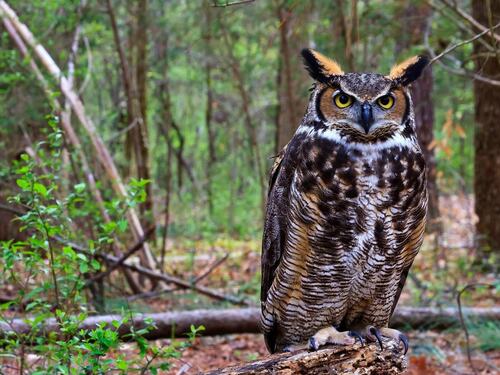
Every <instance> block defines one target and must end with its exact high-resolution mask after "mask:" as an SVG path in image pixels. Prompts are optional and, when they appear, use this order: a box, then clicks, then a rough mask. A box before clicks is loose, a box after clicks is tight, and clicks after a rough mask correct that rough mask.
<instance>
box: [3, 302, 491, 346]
mask: <svg viewBox="0 0 500 375" xmlns="http://www.w3.org/2000/svg"><path fill="white" fill-rule="evenodd" d="M462 312H463V314H464V316H465V317H467V318H469V319H471V320H475V321H477V320H481V319H484V320H492V321H500V307H491V308H463V309H462ZM259 317H260V310H259V309H258V308H235V309H223V310H215V309H212V310H193V311H172V312H165V313H156V314H137V315H135V316H134V318H133V320H132V321H131V323H128V324H124V325H122V326H121V327H120V328H119V329H118V333H119V335H120V337H122V339H126V337H124V336H126V335H127V334H128V333H130V326H131V324H132V323H133V325H134V328H135V329H136V330H137V329H141V328H144V327H146V325H147V324H146V320H150V321H152V322H153V326H154V328H153V329H152V330H151V331H149V332H148V333H146V334H145V335H144V337H145V338H147V339H150V340H153V339H160V338H170V337H172V336H175V337H184V336H185V334H186V333H188V332H190V327H191V325H194V326H200V325H203V326H204V327H205V330H204V331H203V332H202V335H205V336H213V335H226V334H234V333H259V332H260V326H259ZM121 318H122V317H121V316H120V315H96V316H92V317H89V318H87V319H85V320H84V321H83V322H82V323H81V324H80V328H81V329H83V330H92V329H95V328H96V327H97V326H98V325H99V324H102V323H104V324H106V325H107V326H108V327H109V328H110V329H114V328H113V326H112V325H111V322H112V321H114V320H118V321H119V320H121ZM459 319H460V318H459V312H458V310H457V309H456V308H445V309H438V308H432V307H403V306H402V307H399V308H397V309H396V311H395V312H394V315H393V317H392V320H391V324H390V326H391V327H394V328H400V329H402V330H403V331H408V330H410V329H419V328H420V329H422V328H426V329H446V328H450V327H453V326H457V327H459V325H460V322H459ZM37 329H38V330H39V333H38V335H44V334H47V333H48V332H57V331H58V324H57V322H56V321H55V320H53V319H52V320H51V319H48V320H46V321H44V322H43V323H40V325H39V326H38V327H37ZM29 332H31V324H28V323H26V319H13V320H12V321H3V322H0V336H5V335H7V334H27V333H29Z"/></svg>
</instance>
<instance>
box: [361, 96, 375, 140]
mask: <svg viewBox="0 0 500 375" xmlns="http://www.w3.org/2000/svg"><path fill="white" fill-rule="evenodd" d="M360 123H361V126H362V127H363V129H365V132H366V134H368V132H369V131H370V127H371V126H372V124H373V113H372V106H371V104H370V103H368V102H364V103H363V104H361V116H360Z"/></svg>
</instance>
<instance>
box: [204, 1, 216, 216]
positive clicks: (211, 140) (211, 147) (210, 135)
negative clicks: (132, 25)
mask: <svg viewBox="0 0 500 375" xmlns="http://www.w3.org/2000/svg"><path fill="white" fill-rule="evenodd" d="M203 8H204V13H205V23H206V25H205V30H204V36H203V39H204V41H205V51H206V56H205V58H206V62H205V84H206V90H207V100H206V108H205V126H206V129H207V140H208V159H207V168H206V176H207V200H208V211H209V214H210V215H212V214H213V211H214V207H213V197H212V174H213V166H214V163H215V160H216V154H215V133H214V128H213V125H212V112H213V92H212V13H211V12H212V6H211V5H210V4H209V2H208V1H205V2H203Z"/></svg>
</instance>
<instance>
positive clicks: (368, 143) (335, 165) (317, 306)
mask: <svg viewBox="0 0 500 375" xmlns="http://www.w3.org/2000/svg"><path fill="white" fill-rule="evenodd" d="M302 55H303V57H304V61H305V65H306V68H307V70H308V71H309V73H310V75H311V77H312V78H313V79H314V80H315V83H314V86H313V89H312V94H311V97H310V102H309V106H308V108H307V112H306V114H305V116H304V119H303V121H302V123H301V124H300V126H299V128H298V129H297V132H296V133H295V135H294V136H293V138H292V139H291V141H290V142H289V143H288V145H287V146H286V147H285V148H284V149H283V150H282V152H281V153H280V154H279V155H278V157H277V159H276V161H275V163H274V166H273V169H272V172H271V177H270V184H269V193H268V203H267V212H266V221H265V227H264V238H263V246H262V288H261V307H262V315H261V323H262V327H263V330H264V336H265V340H266V344H267V347H268V349H269V351H270V352H276V351H282V350H287V349H289V350H292V349H293V348H297V347H303V346H305V345H308V346H309V348H311V349H317V348H318V347H319V346H321V345H324V344H327V343H337V344H353V343H354V342H355V338H359V339H360V340H361V341H362V340H363V338H365V339H369V340H376V339H377V340H378V341H379V343H380V345H382V341H381V337H383V336H387V337H392V338H394V339H397V340H401V341H402V342H403V344H404V349H405V353H406V351H407V349H408V340H407V338H406V336H405V335H404V334H402V333H401V332H399V331H396V330H394V329H390V328H388V323H389V319H390V317H391V315H392V313H393V311H394V308H395V306H396V304H397V302H398V299H399V296H400V294H401V289H402V288H403V285H404V283H405V280H406V276H407V274H408V270H409V268H410V266H411V264H412V262H413V259H414V258H415V256H416V254H417V252H418V250H419V248H420V245H421V243H422V238H423V233H424V227H425V218H426V210H427V191H426V177H425V161H424V157H423V155H422V152H421V150H420V148H419V145H418V142H417V139H416V136H415V123H414V114H413V105H412V101H411V98H410V94H409V87H408V86H409V84H410V83H411V82H413V81H414V80H415V79H417V78H418V77H419V76H420V74H421V72H422V70H423V69H424V68H425V66H426V65H427V63H428V60H427V58H425V57H422V56H415V57H412V58H410V59H408V60H406V61H405V62H403V63H402V64H399V65H396V66H395V67H394V68H392V70H391V72H390V73H389V74H388V75H385V76H384V75H381V74H375V73H344V72H342V70H341V68H340V66H339V65H338V64H337V63H336V62H334V61H333V60H330V59H328V58H327V57H325V56H323V55H322V54H320V53H318V52H316V51H313V50H309V49H306V50H303V51H302Z"/></svg>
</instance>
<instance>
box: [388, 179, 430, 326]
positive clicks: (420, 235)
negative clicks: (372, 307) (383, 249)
mask: <svg viewBox="0 0 500 375" xmlns="http://www.w3.org/2000/svg"><path fill="white" fill-rule="evenodd" d="M424 185H425V184H424ZM426 207H427V198H426V195H425V191H423V199H422V200H421V206H420V207H418V208H417V210H416V211H417V212H423V214H421V215H418V218H417V219H416V220H415V221H414V222H413V224H412V225H410V226H409V229H408V232H409V237H408V238H409V240H408V242H407V244H406V246H405V247H404V249H403V253H404V259H405V268H404V270H403V272H402V273H401V277H400V279H399V281H398V289H397V292H396V297H395V298H394V303H393V305H392V309H391V316H392V314H393V313H394V310H395V309H396V305H397V304H398V301H399V297H400V296H401V291H402V290H403V287H404V285H405V282H406V278H407V277H408V272H409V271H410V267H411V265H412V263H413V259H414V258H415V256H416V255H417V253H418V250H419V249H420V246H421V245H422V241H423V239H424V232H425V224H426V215H425V211H426ZM415 215H417V214H415ZM420 216H421V217H420Z"/></svg>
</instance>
